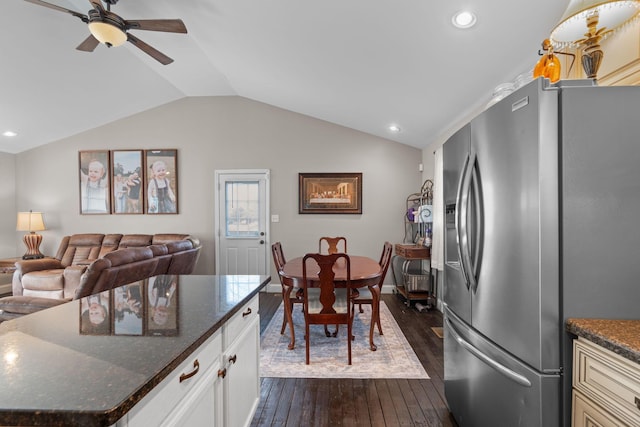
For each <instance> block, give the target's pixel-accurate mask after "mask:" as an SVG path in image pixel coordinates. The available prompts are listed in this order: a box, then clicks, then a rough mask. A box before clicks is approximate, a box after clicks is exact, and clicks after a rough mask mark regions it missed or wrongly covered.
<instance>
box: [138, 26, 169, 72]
mask: <svg viewBox="0 0 640 427" xmlns="http://www.w3.org/2000/svg"><path fill="white" fill-rule="evenodd" d="M127 40H128V41H130V42H131V43H133V44H134V45H135V46H136V47H137V48H138V49H140V50H141V51H143V52H144V53H146V54H147V55H149V56H151V57H152V58H153V59H155V60H156V61H158V62H159V63H161V64H162V65H167V64H171V63H172V62H173V59H171V58H169V57H168V56H167V55H165V54H164V53H162V52H160V51H159V50H157V49H155V48H153V47H151V46H149V45H148V44H146V43H145V42H143V41H142V40H140V39H139V38H137V37H136V36H134V35H132V34H129V33H127Z"/></svg>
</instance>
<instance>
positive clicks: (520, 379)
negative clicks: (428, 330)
mask: <svg viewBox="0 0 640 427" xmlns="http://www.w3.org/2000/svg"><path fill="white" fill-rule="evenodd" d="M445 322H446V324H447V326H449V331H450V332H451V335H453V339H455V340H456V341H457V342H458V344H460V345H461V346H462V347H463V348H464V349H465V350H467V351H468V352H469V353H471V354H473V355H474V356H475V357H477V358H478V359H480V360H481V361H483V362H484V363H486V364H487V365H489V366H491V367H492V368H493V369H495V370H496V371H498V372H499V373H501V374H502V375H504V376H505V377H507V378H509V379H510V380H511V381H514V382H516V383H518V384H520V385H522V386H524V387H531V381H529V380H528V379H527V378H526V377H524V376H522V375H520V374H519V373H517V372H514V371H512V370H511V369H509V368H507V367H506V366H504V365H503V364H501V363H499V362H496V361H495V360H493V359H492V358H490V357H489V356H487V355H486V354H484V353H483V352H482V351H480V350H479V349H477V348H476V347H475V346H474V345H473V344H471V343H470V342H468V341H466V340H465V339H464V338H462V337H461V336H460V334H459V333H458V332H457V331H456V328H455V327H454V326H453V324H452V323H451V321H450V320H449V319H445Z"/></svg>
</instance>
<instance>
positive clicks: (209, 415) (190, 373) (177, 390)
mask: <svg viewBox="0 0 640 427" xmlns="http://www.w3.org/2000/svg"><path fill="white" fill-rule="evenodd" d="M221 355H222V334H221V332H220V331H217V332H216V333H214V335H213V336H212V337H210V338H209V339H208V340H207V341H205V343H204V344H203V345H202V346H200V348H198V350H196V351H195V352H194V353H193V354H192V355H191V356H190V357H188V358H187V360H185V361H184V362H183V363H182V364H180V366H179V367H178V368H177V369H175V370H174V371H173V372H172V373H171V374H169V376H168V377H167V378H165V379H164V380H163V381H162V382H161V383H160V384H159V385H158V386H156V387H155V388H154V389H153V390H152V391H151V392H150V393H149V394H147V395H146V396H145V397H144V398H143V399H142V400H141V401H140V402H138V404H137V405H136V406H134V407H133V409H132V410H131V411H130V412H129V413H128V414H127V416H126V417H125V418H123V419H122V420H120V421H119V422H118V426H128V427H148V426H185V425H189V426H215V425H221V423H220V421H219V420H220V419H221V416H222V406H221V390H222V384H221V381H220V379H219V377H218V370H219V369H220V366H221V363H220V361H221ZM187 422H188V423H187Z"/></svg>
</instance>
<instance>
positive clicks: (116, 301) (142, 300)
mask: <svg viewBox="0 0 640 427" xmlns="http://www.w3.org/2000/svg"><path fill="white" fill-rule="evenodd" d="M146 288H147V279H145V280H139V281H137V282H133V283H129V284H127V285H124V286H120V287H117V288H115V289H113V290H112V291H111V292H113V298H112V301H113V335H134V336H135V335H140V336H141V335H143V334H144V319H145V308H146V307H147V301H146V297H145V292H146Z"/></svg>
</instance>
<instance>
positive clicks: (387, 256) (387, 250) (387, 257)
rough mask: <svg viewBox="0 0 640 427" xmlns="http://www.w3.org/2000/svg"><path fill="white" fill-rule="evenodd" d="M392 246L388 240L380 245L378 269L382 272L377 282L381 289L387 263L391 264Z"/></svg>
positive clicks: (387, 266) (387, 267)
mask: <svg viewBox="0 0 640 427" xmlns="http://www.w3.org/2000/svg"><path fill="white" fill-rule="evenodd" d="M392 249H393V246H391V243H389V242H384V246H383V247H382V254H381V255H380V262H379V264H380V270H381V271H382V274H381V275H380V282H379V283H378V286H379V287H380V289H382V285H383V284H384V278H385V276H386V275H387V270H388V269H389V265H390V264H391V252H392Z"/></svg>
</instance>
